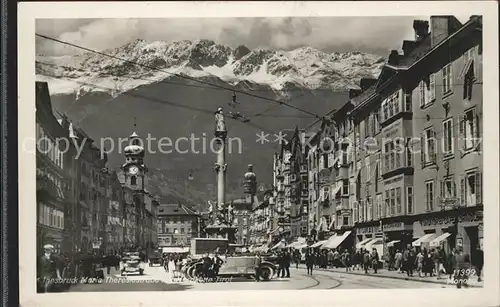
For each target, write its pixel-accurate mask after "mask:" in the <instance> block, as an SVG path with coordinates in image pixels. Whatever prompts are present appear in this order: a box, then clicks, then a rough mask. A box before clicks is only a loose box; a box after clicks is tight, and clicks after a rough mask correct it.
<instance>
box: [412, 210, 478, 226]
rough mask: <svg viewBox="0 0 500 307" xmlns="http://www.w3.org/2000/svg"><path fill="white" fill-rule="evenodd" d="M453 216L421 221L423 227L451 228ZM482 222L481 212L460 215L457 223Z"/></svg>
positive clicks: (453, 222) (453, 220) (453, 221)
mask: <svg viewBox="0 0 500 307" xmlns="http://www.w3.org/2000/svg"><path fill="white" fill-rule="evenodd" d="M455 220H456V217H455V216H445V217H432V218H429V219H425V220H423V221H421V222H420V223H421V224H422V226H423V227H436V226H441V227H442V226H451V225H454V224H455ZM482 220H483V214H482V212H468V213H462V214H461V215H460V216H459V217H458V222H459V223H474V222H480V221H482Z"/></svg>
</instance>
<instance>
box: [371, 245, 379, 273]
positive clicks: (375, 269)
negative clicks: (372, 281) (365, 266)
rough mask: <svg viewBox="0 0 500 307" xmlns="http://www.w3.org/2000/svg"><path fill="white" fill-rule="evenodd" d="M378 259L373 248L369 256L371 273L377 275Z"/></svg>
mask: <svg viewBox="0 0 500 307" xmlns="http://www.w3.org/2000/svg"><path fill="white" fill-rule="evenodd" d="M379 261H380V257H379V255H378V252H377V250H376V249H375V248H374V249H373V251H372V255H371V262H372V267H373V273H375V274H377V270H378V266H379Z"/></svg>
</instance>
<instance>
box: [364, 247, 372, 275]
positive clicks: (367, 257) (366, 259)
mask: <svg viewBox="0 0 500 307" xmlns="http://www.w3.org/2000/svg"><path fill="white" fill-rule="evenodd" d="M370 264H371V257H370V252H369V251H368V250H365V253H364V254H363V268H364V269H365V274H368V269H369V268H370Z"/></svg>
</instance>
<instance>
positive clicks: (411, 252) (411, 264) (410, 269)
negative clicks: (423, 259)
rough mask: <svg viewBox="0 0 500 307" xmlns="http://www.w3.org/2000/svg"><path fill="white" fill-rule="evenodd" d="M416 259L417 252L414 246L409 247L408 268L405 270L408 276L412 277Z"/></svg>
mask: <svg viewBox="0 0 500 307" xmlns="http://www.w3.org/2000/svg"><path fill="white" fill-rule="evenodd" d="M416 260H417V253H416V251H415V248H411V247H410V248H409V251H408V263H407V265H408V268H407V271H406V274H407V275H408V276H410V277H413V270H414V268H415V261H416Z"/></svg>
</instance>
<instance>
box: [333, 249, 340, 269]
mask: <svg viewBox="0 0 500 307" xmlns="http://www.w3.org/2000/svg"><path fill="white" fill-rule="evenodd" d="M333 263H334V266H335V268H338V267H339V266H340V253H339V251H338V250H337V249H335V251H334V252H333Z"/></svg>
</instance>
